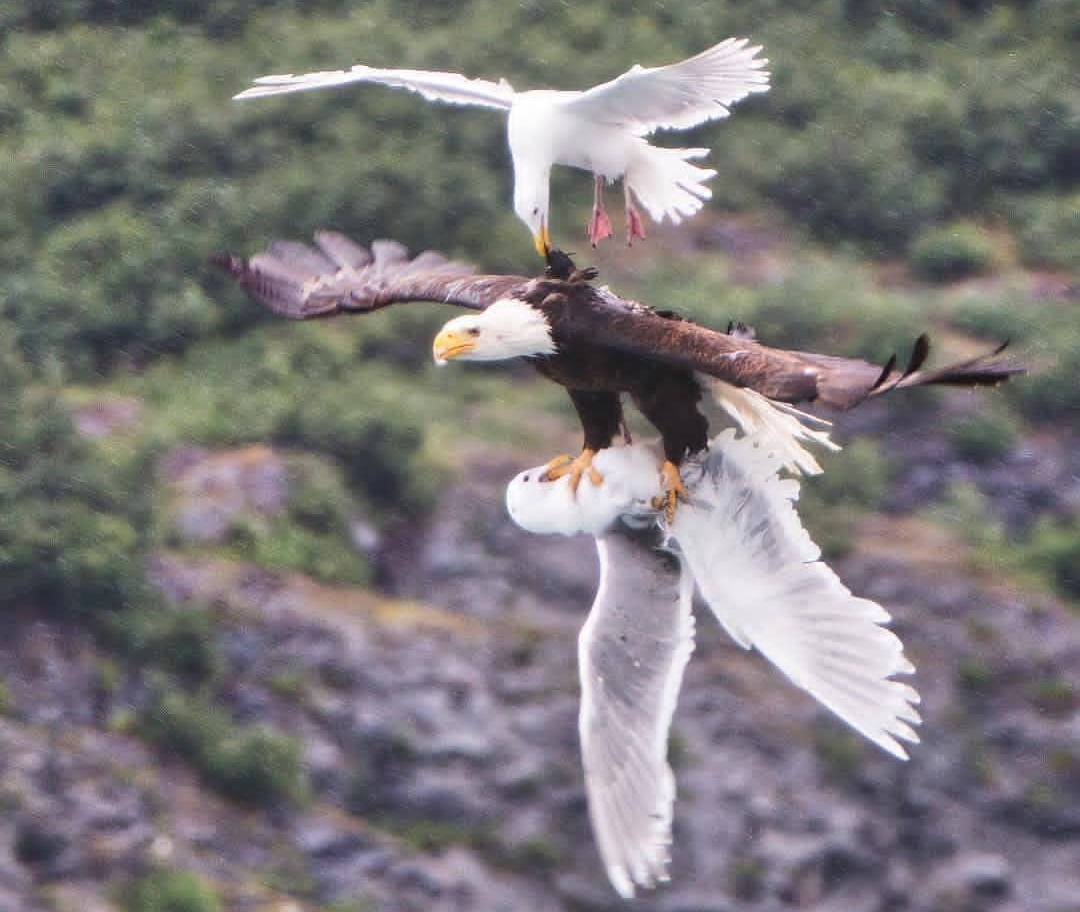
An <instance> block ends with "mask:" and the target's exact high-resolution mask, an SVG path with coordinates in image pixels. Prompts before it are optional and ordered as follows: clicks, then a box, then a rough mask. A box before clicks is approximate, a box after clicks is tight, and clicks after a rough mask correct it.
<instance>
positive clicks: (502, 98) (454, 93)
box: [233, 64, 514, 111]
mask: <svg viewBox="0 0 1080 912" xmlns="http://www.w3.org/2000/svg"><path fill="white" fill-rule="evenodd" d="M357 82H377V83H379V84H381V85H386V86H392V87H394V88H397V89H408V90H409V91H410V92H416V93H418V94H420V95H422V96H423V97H424V98H426V99H427V100H428V101H442V102H445V103H446V104H456V105H478V106H480V107H483V108H498V109H499V110H501V111H508V110H509V109H510V105H511V104H512V103H513V100H514V89H513V87H512V86H511V85H510V83H508V82H507V81H506V80H505V79H500V80H499V81H498V82H491V81H489V80H487V79H469V78H468V77H467V76H462V75H461V74H460V73H439V72H433V71H428V70H380V69H377V68H375V67H369V66H364V65H363V64H357V65H356V66H354V67H351V68H350V69H347V70H326V71H323V72H319V73H301V74H299V75H294V74H292V73H284V74H281V75H277V76H260V77H259V78H258V79H256V80H255V85H253V86H252V87H251V88H250V89H245V90H244V91H243V92H241V93H240V94H239V95H234V96H233V98H234V99H236V100H244V99H248V98H263V97H265V96H267V95H284V94H286V93H288V92H306V91H308V90H310V89H325V88H330V87H332V86H343V85H352V84H353V83H357Z"/></svg>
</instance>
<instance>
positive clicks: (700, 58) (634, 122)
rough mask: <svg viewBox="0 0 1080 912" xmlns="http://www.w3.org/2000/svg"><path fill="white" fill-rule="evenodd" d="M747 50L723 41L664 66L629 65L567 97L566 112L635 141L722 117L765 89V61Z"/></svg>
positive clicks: (739, 42)
mask: <svg viewBox="0 0 1080 912" xmlns="http://www.w3.org/2000/svg"><path fill="white" fill-rule="evenodd" d="M747 45H748V42H747V40H746V39H745V38H728V39H727V40H726V41H721V42H720V43H719V44H717V45H715V46H714V47H711V48H709V49H708V50H706V51H702V52H701V53H700V54H698V55H696V56H694V57H691V58H689V59H688V60H683V61H680V62H679V63H673V64H670V65H669V66H662V67H642V66H634V67H633V68H631V69H630V70H628V71H627V72H625V73H623V74H622V75H621V76H619V77H618V78H617V79H613V80H611V81H610V82H605V83H603V84H602V85H598V86H594V87H593V88H591V89H589V90H587V91H585V92H582V93H581V94H579V95H578V96H576V97H575V98H572V99H571V100H569V101H568V102H566V107H567V109H568V110H572V111H573V112H574V114H575V115H577V116H579V117H582V118H584V119H586V120H590V121H593V122H596V123H604V124H611V125H613V126H619V127H622V128H624V129H626V130H628V131H630V132H631V133H634V134H635V135H638V136H643V135H645V134H647V133H652V132H653V131H654V130H681V129H685V128H687V127H693V126H696V125H697V124H700V123H704V122H705V121H707V120H716V119H718V118H721V117H727V115H728V113H729V111H728V108H729V107H730V106H731V105H732V104H734V103H735V102H737V101H739V100H740V99H742V98H745V97H746V96H747V95H749V94H750V93H752V92H764V91H766V90H767V89H768V88H769V71H768V70H767V69H765V67H766V65H767V64H768V62H769V61H768V60H766V59H764V58H761V57H757V56H756V55H757V53H758V51H760V50H761V47H760V46H749V47H748V46H747Z"/></svg>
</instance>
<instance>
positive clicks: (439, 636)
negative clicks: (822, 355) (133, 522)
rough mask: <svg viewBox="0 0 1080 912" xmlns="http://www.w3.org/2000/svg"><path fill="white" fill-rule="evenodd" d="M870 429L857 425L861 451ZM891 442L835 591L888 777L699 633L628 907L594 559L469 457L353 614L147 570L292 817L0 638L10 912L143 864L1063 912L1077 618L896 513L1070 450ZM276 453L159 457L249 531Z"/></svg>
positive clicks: (684, 897) (111, 888) (496, 899)
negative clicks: (904, 657)
mask: <svg viewBox="0 0 1080 912" xmlns="http://www.w3.org/2000/svg"><path fill="white" fill-rule="evenodd" d="M888 418H889V416H887V415H885V414H884V413H875V412H874V411H872V410H871V412H870V414H869V415H868V416H867V417H865V418H861V419H859V422H860V426H859V430H860V431H865V432H867V433H869V432H872V431H874V430H875V429H876V426H881V427H884V426H885V425H886V424H888V423H889V422H888V420H887V419H888ZM854 429H855V426H854V425H851V427H850V428H849V429H848V430H852V431H853V430H854ZM842 430H844V429H842ZM903 440H904V441H906V442H903V441H901V440H900V439H899V438H895V439H888V441H887V442H888V445H889V447H890V448H897V447H903V450H902V452H903V453H904V455H905V461H904V464H905V466H906V468H905V469H904V470H903V471H902V472H900V473H899V474H898V477H897V478H896V480H895V482H894V484H893V487H892V489H891V491H890V495H889V497H890V503H891V505H892V507H891V509H892V512H891V513H889V514H883V515H880V516H876V517H873V518H872V519H870V520H868V521H867V522H866V523H865V524H864V526H863V528H862V532H863V534H862V535H861V536H860V537H859V538H858V542H857V546H856V548H855V550H854V552H853V553H852V554H851V555H850V556H848V557H847V558H846V559H844V560H843V561H842V562H840V563H839V564H838V570H839V572H840V573H841V576H842V577H843V578H844V580H845V581H846V582H847V583H848V585H849V586H850V587H851V588H852V589H853V590H854V591H856V592H857V593H859V594H861V595H866V596H868V597H871V598H874V599H877V600H879V601H880V602H882V604H884V605H886V606H887V607H888V608H889V610H890V611H891V612H892V613H893V615H894V617H895V629H896V630H897V632H898V633H899V635H900V636H901V637H902V638H903V640H904V642H905V644H906V646H907V650H908V654H909V655H910V656H911V657H912V659H913V661H914V662H915V664H916V665H917V667H918V674H917V678H916V684H917V686H918V689H919V690H920V692H921V693H922V695H923V700H924V703H923V715H924V718H925V724H924V726H923V728H922V729H921V734H922V737H923V743H922V744H921V745H918V746H916V747H915V748H914V749H913V751H912V759H911V761H910V762H909V763H907V764H901V763H898V762H896V761H895V760H893V759H892V758H890V757H888V756H886V755H884V754H882V753H880V752H878V751H877V750H876V749H874V748H873V747H872V746H869V745H863V744H861V743H860V742H859V741H858V740H857V738H856V736H854V735H851V734H849V733H848V732H847V731H846V730H845V729H843V727H842V726H841V725H840V724H839V723H837V722H834V721H833V720H832V719H831V718H829V717H828V716H827V714H826V713H824V712H823V711H821V710H819V709H818V708H817V707H816V706H815V705H814V704H813V703H812V702H811V701H810V699H809V698H808V697H806V696H804V695H803V694H802V693H800V692H798V691H796V690H795V689H794V688H792V687H791V686H790V685H789V684H787V682H785V681H784V680H782V679H781V678H780V676H779V675H778V674H777V673H775V672H774V671H773V670H772V669H771V668H770V667H769V666H768V665H767V664H766V663H765V662H764V661H763V660H762V659H761V658H760V657H759V656H757V655H754V654H745V653H743V652H742V651H741V650H739V649H738V648H736V647H735V646H734V645H733V644H732V643H730V642H729V641H728V640H727V639H726V637H725V636H724V635H723V633H722V632H721V631H720V630H719V629H718V628H717V626H716V624H715V623H713V621H712V620H711V618H710V617H708V616H707V615H706V614H704V613H699V618H698V631H699V639H698V646H697V649H696V652H695V654H694V656H693V658H692V660H691V662H690V665H689V667H688V669H687V674H686V681H685V686H684V690H683V694H682V697H681V699H680V703H679V709H678V712H677V715H676V719H675V729H674V735H673V738H672V759H673V764H674V766H675V768H676V775H677V779H678V795H679V797H678V804H677V807H676V819H675V845H674V847H673V851H672V858H673V864H672V871H671V873H672V882H671V884H670V885H668V886H665V887H663V888H661V889H659V890H657V891H655V892H652V893H648V894H646V895H645V896H643V897H641V898H639V899H638V900H635V901H634V902H632V903H630V904H623V903H621V902H620V901H619V900H618V899H617V897H616V896H615V894H614V893H613V891H612V890H611V889H610V887H609V886H608V884H607V882H606V879H605V877H604V874H603V872H602V869H601V867H600V864H599V859H598V856H597V854H596V851H595V848H594V846H593V843H592V839H591V835H590V833H589V829H588V822H587V817H586V809H585V804H584V792H583V788H582V779H581V769H580V763H579V760H578V756H577V745H576V711H577V694H576V692H577V673H576V666H575V655H574V650H575V645H576V634H577V630H578V627H579V626H580V624H581V622H582V620H583V617H584V614H585V611H586V610H587V608H588V605H589V603H590V601H591V598H592V594H593V589H594V586H595V556H594V553H593V549H592V545H591V542H590V541H588V540H584V539H582V540H554V539H553V540H544V539H537V538H534V537H531V536H529V535H527V534H525V533H524V532H521V531H520V530H518V529H516V528H515V527H514V526H513V525H512V524H511V523H510V521H509V520H508V518H507V517H506V515H505V511H504V509H503V507H502V486H503V484H504V483H505V481H506V480H507V479H508V478H509V477H510V476H511V475H512V474H513V473H514V472H516V471H518V470H519V469H520V468H521V466H522V462H523V460H522V457H521V456H520V455H518V454H514V453H510V452H498V451H494V452H493V451H486V452H482V453H481V452H477V453H474V454H472V455H471V456H470V457H469V458H468V459H467V472H466V474H465V477H464V478H463V480H461V481H460V482H459V483H457V484H456V485H454V486H452V487H450V488H449V489H447V490H446V491H445V492H444V494H443V497H442V500H441V503H440V505H439V508H438V510H437V512H436V514H435V516H434V517H433V518H432V521H431V523H430V524H429V525H428V526H427V527H426V528H425V529H423V530H411V531H403V532H401V533H399V534H396V535H392V536H389V537H387V538H386V539H385V540H383V541H378V542H376V541H371V540H367V539H365V541H364V544H365V546H366V547H368V548H370V549H372V550H373V553H374V559H375V562H376V565H377V570H378V577H379V578H380V579H381V580H382V581H383V588H382V591H380V592H379V593H377V594H376V593H372V592H368V591H362V590H357V589H346V588H339V587H333V586H327V585H323V584H318V583H315V582H313V581H311V580H309V579H307V578H304V577H300V576H297V575H291V574H287V573H282V572H276V571H270V570H267V569H265V568H260V567H257V566H252V565H244V564H240V563H236V562H229V561H226V560H224V559H221V558H213V559H211V558H206V557H198V556H191V554H182V553H179V552H169V553H162V554H160V555H159V556H158V558H157V559H156V561H155V565H154V567H153V568H152V575H153V577H154V579H155V580H156V581H157V583H158V584H159V585H160V586H161V588H162V589H163V590H164V592H165V593H166V594H167V596H168V597H169V599H170V602H171V604H172V605H173V610H175V611H187V610H190V609H191V607H192V606H194V605H210V606H212V610H213V612H214V614H215V617H216V618H217V621H218V624H219V626H220V630H221V642H222V645H223V650H224V656H225V660H224V667H223V670H222V671H221V673H220V681H219V684H218V686H217V688H216V698H217V699H218V700H219V701H220V702H222V703H224V704H225V705H226V706H227V707H228V710H229V712H230V713H231V715H232V717H233V718H234V719H235V720H236V722H237V723H242V724H248V723H252V722H267V723H272V724H273V725H275V726H276V727H278V728H279V729H284V730H287V731H290V732H292V733H294V734H296V735H298V736H299V737H301V738H302V740H303V745H304V759H305V765H306V773H307V778H308V780H309V790H308V795H307V796H306V797H305V798H303V799H302V800H300V801H299V802H297V803H283V804H282V805H281V806H278V807H273V808H263V809H261V810H257V811H253V810H244V809H241V808H239V807H238V806H235V805H233V804H231V803H229V802H227V801H226V800H224V799H222V798H220V797H218V796H216V795H215V794H214V793H213V792H211V791H210V790H209V789H208V788H207V787H206V786H205V785H204V784H203V783H201V782H200V780H199V778H198V776H197V775H196V773H195V772H194V771H193V770H192V769H191V768H190V767H189V766H188V765H187V764H185V763H184V762H183V761H182V760H180V759H178V758H176V757H173V756H169V755H166V754H163V753H161V752H160V751H155V750H153V749H152V748H150V747H148V746H147V745H146V744H144V743H143V742H141V741H140V740H138V739H137V738H135V737H134V736H133V735H132V734H131V733H130V732H131V726H130V725H128V724H125V720H127V719H129V718H130V716H131V714H132V712H133V709H138V708H139V707H142V706H145V705H146V701H147V690H148V684H147V681H146V680H145V676H144V675H142V674H141V673H140V672H139V671H138V669H135V668H125V669H121V670H120V673H119V680H117V681H114V682H112V684H111V686H110V687H107V688H106V687H103V686H102V684H101V678H102V671H101V669H102V666H103V662H104V661H105V660H104V659H103V654H102V653H101V651H100V647H99V646H98V645H97V644H96V643H95V641H94V640H93V638H92V637H91V636H90V635H89V634H87V633H86V632H84V631H80V630H78V629H71V628H70V627H63V626H60V625H58V624H56V623H54V622H53V621H50V620H49V619H48V618H43V617H41V616H32V615H28V616H26V617H10V618H8V635H7V636H6V637H5V638H4V640H3V642H2V643H0V668H2V669H3V673H4V679H5V681H6V682H7V689H6V693H5V699H6V711H5V714H4V716H3V718H0V795H2V796H3V800H4V802H5V805H6V813H4V814H3V815H2V816H0V909H5V910H6V909H12V910H15V909H26V910H39V909H41V910H44V909H49V908H53V909H80V910H82V912H88V910H98V909H102V910H104V909H110V908H114V903H115V902H116V897H117V896H118V895H119V893H118V889H119V886H118V885H120V884H122V883H123V882H125V881H126V880H130V879H131V878H132V877H134V876H135V875H136V874H137V873H138V872H140V871H143V870H146V869H147V868H148V867H149V866H152V865H154V864H162V863H165V864H168V865H170V866H175V867H181V868H188V869H191V870H194V871H197V872H199V874H200V875H202V876H203V877H205V878H206V880H207V882H208V883H211V884H213V885H214V887H215V889H217V890H218V891H219V893H220V895H221V896H222V898H223V903H224V905H225V907H227V908H229V909H237V910H239V909H262V910H271V909H276V910H279V912H284V910H286V909H288V910H296V909H321V908H332V909H336V910H386V912H407V910H448V912H449V910H455V912H458V910H461V912H465V910H467V912H473V910H476V912H480V910H492V912H494V910H520V909H529V910H540V912H543V910H553V912H554V910H575V912H579V910H602V909H616V908H623V907H626V908H636V909H651V910H657V912H726V910H732V912H738V910H778V909H787V908H806V909H821V910H827V909H844V910H912V912H915V910H949V912H962V910H964V912H966V910H971V912H975V910H982V909H987V910H989V909H994V910H1001V912H1013V910H1015V912H1020V910H1025V912H1027V910H1037V912H1038V910H1044V912H1064V910H1070V909H1080V866H1078V865H1077V863H1076V862H1077V858H1078V857H1080V679H1078V675H1077V671H1076V669H1077V668H1078V667H1080V624H1078V622H1077V618H1076V616H1075V614H1073V613H1071V612H1070V611H1069V610H1068V608H1067V607H1065V606H1063V605H1062V604H1060V603H1058V602H1057V601H1055V600H1054V599H1052V598H1049V597H1045V596H1033V595H1030V594H1027V593H1024V592H1022V591H1021V590H1019V589H1017V588H1016V587H1015V586H1010V585H1009V584H1008V581H1007V580H1003V579H1002V578H1001V576H1000V575H999V574H993V573H990V574H987V573H985V572H984V573H982V574H980V575H979V576H977V577H969V576H968V575H966V574H965V572H964V568H963V566H961V565H959V564H958V563H957V560H956V558H955V554H956V553H958V552H957V551H956V550H949V551H946V549H948V548H952V547H953V546H954V545H955V544H956V543H955V542H951V541H950V540H949V539H948V538H947V537H945V538H942V537H941V536H943V535H944V534H945V533H941V532H940V531H937V530H934V529H933V528H930V527H928V526H927V524H926V523H925V522H923V521H922V520H920V519H919V518H918V517H913V516H912V515H910V507H911V505H912V504H914V503H916V502H920V501H921V499H923V498H924V497H925V492H923V491H922V487H925V485H926V484H930V483H931V482H930V481H928V480H927V479H930V478H935V479H936V478H939V477H941V476H942V474H944V475H945V476H949V474H950V473H952V474H956V473H960V474H962V475H964V477H965V478H967V479H968V480H972V481H974V482H975V483H976V484H978V485H980V486H981V487H982V489H983V490H984V491H986V493H988V494H989V495H991V497H992V501H991V502H992V503H993V504H994V508H995V510H996V511H999V512H1000V513H1001V514H1002V515H1003V516H1005V517H1006V518H1010V516H1011V514H1010V511H1012V513H1015V514H1016V516H1020V514H1021V513H1022V512H1023V510H1024V505H1025V504H1027V503H1031V502H1035V501H1037V500H1038V499H1039V498H1042V497H1045V496H1047V492H1053V496H1056V497H1066V498H1069V497H1075V496H1076V477H1077V476H1076V464H1075V453H1076V452H1077V447H1076V445H1075V441H1072V442H1071V443H1068V444H1063V443H1062V441H1060V440H1058V441H1056V442H1053V443H1052V444H1047V445H1040V444H1039V443H1037V442H1035V443H1032V442H1028V443H1025V444H1024V445H1023V447H1022V448H1020V449H1019V450H1018V451H1017V452H1014V453H1012V454H1010V455H1009V456H1008V457H1007V458H1006V459H1005V461H1004V463H1002V464H999V465H998V466H997V467H995V468H988V469H977V468H975V467H971V466H966V467H965V466H957V465H955V464H953V463H949V464H948V465H945V466H943V465H942V460H945V459H947V458H948V454H947V453H946V452H944V451H942V450H941V447H940V444H939V443H935V442H934V438H932V437H927V436H924V435H921V434H918V433H914V434H913V433H908V434H906V435H904V438H903ZM908 457H909V458H908ZM275 458H276V457H275V456H274V453H273V451H271V450H269V449H266V448H257V449H256V450H252V449H247V450H244V451H241V453H240V454H239V456H238V458H237V459H235V460H232V461H230V460H229V458H228V456H227V454H206V453H201V454H194V455H193V454H190V453H189V454H187V455H186V456H185V458H184V459H182V460H180V462H176V461H175V454H174V462H173V463H171V465H172V469H173V470H174V471H175V472H181V474H182V475H183V479H185V480H186V481H185V483H191V484H193V483H195V482H193V481H192V479H195V480H196V481H198V483H199V484H202V485H203V486H204V487H205V485H207V484H209V485H210V487H211V488H213V490H214V491H215V492H216V493H215V494H214V497H213V498H211V499H212V500H213V503H214V505H215V507H214V509H215V510H217V511H220V510H227V509H229V508H230V506H229V505H230V504H232V505H235V504H236V503H238V502H243V503H247V504H249V505H250V503H251V502H255V503H256V505H257V506H258V505H260V504H261V507H260V508H262V509H271V510H272V509H274V508H275V504H277V503H278V500H279V498H277V497H276V496H275V494H274V490H273V489H274V486H275V485H276V484H281V483H283V482H282V481H281V478H280V476H279V475H277V474H275V473H274V471H272V466H273V464H274V459H275ZM181 463H182V465H181ZM177 466H180V468H177ZM268 466H269V467H270V468H268ZM215 467H216V468H215ZM1025 467H1027V468H1026V469H1025ZM223 479H224V480H223ZM933 483H934V484H936V483H937V482H936V481H935V482H933ZM215 485H216V486H217V487H215ZM223 486H224V487H223ZM225 488H228V490H225ZM178 511H179V512H178V516H179V518H180V520H181V521H182V522H183V523H186V524H187V526H186V527H187V528H188V529H189V532H190V534H191V535H194V536H195V537H196V538H198V536H199V535H202V534H203V532H205V529H206V527H207V526H206V524H205V523H200V521H199V517H197V516H193V515H192V514H191V513H188V512H183V510H182V509H180V507H178ZM1012 518H1013V519H1015V517H1012ZM211 519H212V520H213V522H219V521H220V515H218V513H215V515H214V516H213V517H211ZM212 524H213V523H211V525H212ZM935 536H936V537H935ZM950 555H952V556H950Z"/></svg>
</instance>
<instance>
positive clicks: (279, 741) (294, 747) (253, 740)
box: [203, 725, 303, 807]
mask: <svg viewBox="0 0 1080 912" xmlns="http://www.w3.org/2000/svg"><path fill="white" fill-rule="evenodd" d="M203 767H204V769H203V771H204V773H205V775H206V778H207V781H208V782H209V784H210V785H211V786H213V787H214V788H216V789H217V790H218V791H220V792H221V793H222V794H223V795H225V796H226V797H228V798H232V799H233V800H234V801H239V802H241V803H243V804H248V805H251V806H252V807H266V806H267V805H271V804H276V803H278V802H280V801H282V800H295V799H297V798H299V797H300V794H301V791H302V789H301V778H302V773H303V753H302V749H301V747H300V742H299V741H298V740H297V739H296V738H294V737H292V736H291V735H286V734H284V733H283V732H279V731H275V730H274V729H272V728H270V727H269V726H267V725H251V726H246V727H244V728H242V729H240V730H239V731H235V732H234V733H232V734H230V735H229V736H227V737H224V738H222V739H221V740H219V741H218V742H217V743H215V744H213V745H209V746H208V747H207V749H206V751H205V754H204V758H203Z"/></svg>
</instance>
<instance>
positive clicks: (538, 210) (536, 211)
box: [533, 206, 540, 215]
mask: <svg viewBox="0 0 1080 912" xmlns="http://www.w3.org/2000/svg"><path fill="white" fill-rule="evenodd" d="M539 214H540V207H539V206H533V215H539Z"/></svg>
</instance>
